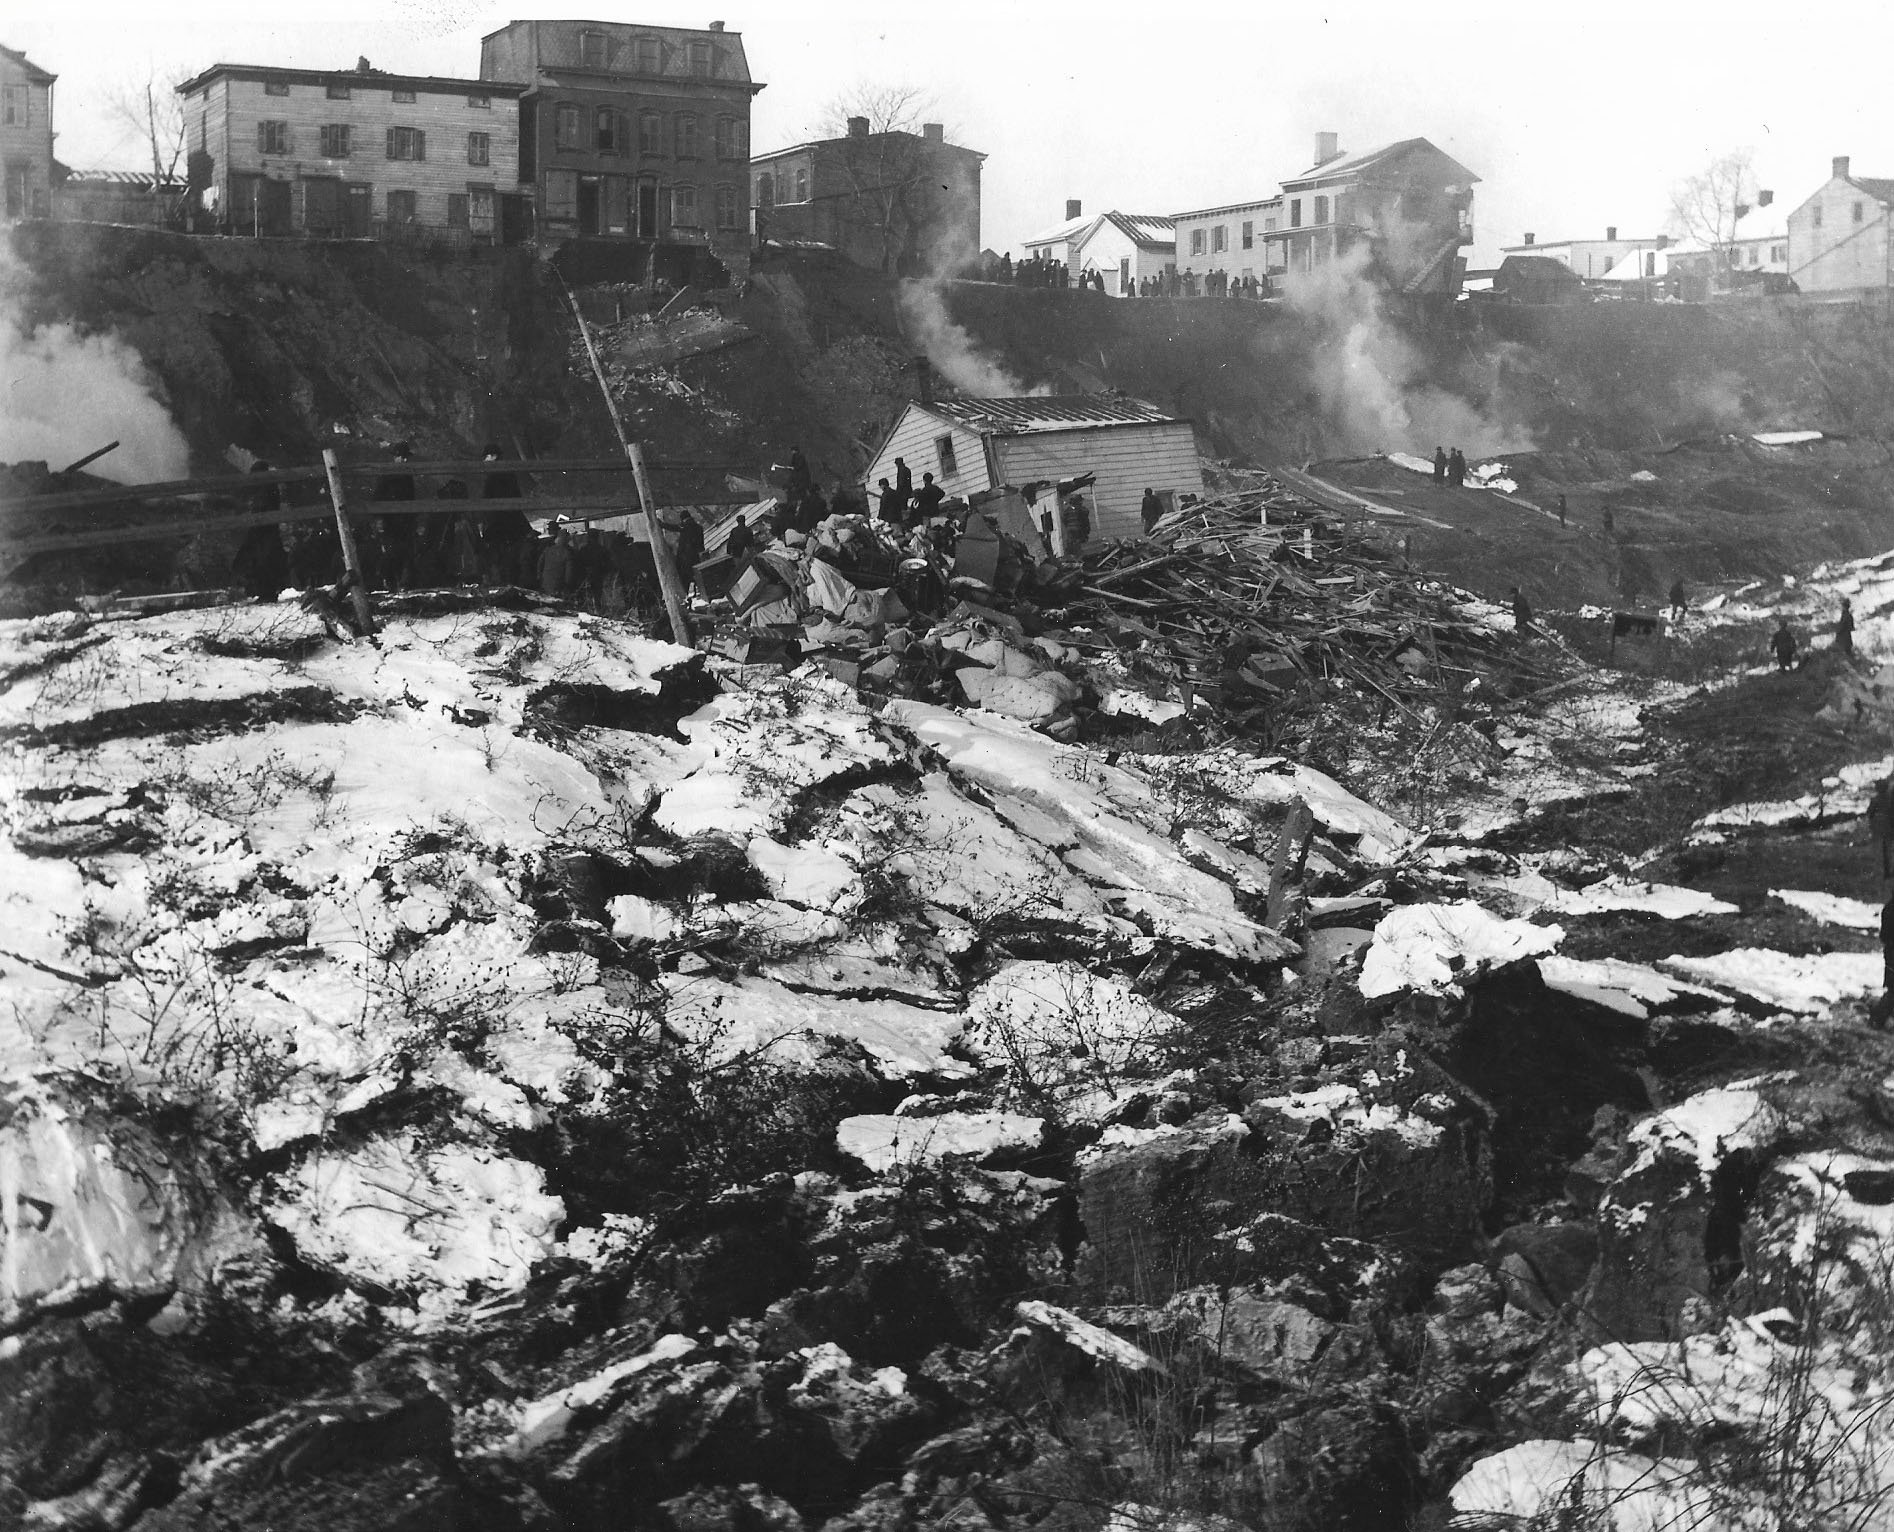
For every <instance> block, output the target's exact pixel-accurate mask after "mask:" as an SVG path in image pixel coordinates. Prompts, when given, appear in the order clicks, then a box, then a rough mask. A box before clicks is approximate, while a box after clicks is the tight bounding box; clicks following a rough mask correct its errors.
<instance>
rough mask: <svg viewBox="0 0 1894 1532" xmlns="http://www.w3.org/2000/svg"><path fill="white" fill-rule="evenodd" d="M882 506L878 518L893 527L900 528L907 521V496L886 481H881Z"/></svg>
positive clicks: (877, 511) (877, 514) (880, 505)
mask: <svg viewBox="0 0 1894 1532" xmlns="http://www.w3.org/2000/svg"><path fill="white" fill-rule="evenodd" d="M880 489H881V496H880V504H879V506H878V508H877V509H876V512H875V514H876V516H877V517H878V518H879V519H880V520H882V521H885V522H887V523H888V524H889V525H891V526H896V527H898V526H900V525H902V523H904V522H905V521H906V520H907V504H908V501H907V496H906V495H904V494H902V493H901V491H900V490H898V489H896V488H895V487H894V486H893V485H892V484H890V483H889V482H888V481H887V480H886V479H882V480H881V481H880Z"/></svg>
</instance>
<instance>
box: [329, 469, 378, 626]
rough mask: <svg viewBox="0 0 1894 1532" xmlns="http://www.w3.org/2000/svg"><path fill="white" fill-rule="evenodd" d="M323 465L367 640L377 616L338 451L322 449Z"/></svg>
mask: <svg viewBox="0 0 1894 1532" xmlns="http://www.w3.org/2000/svg"><path fill="white" fill-rule="evenodd" d="M322 466H323V469H324V471H325V472H326V473H327V474H328V475H329V503H330V504H331V505H333V506H334V507H335V533H336V536H337V537H339V538H340V539H341V540H342V572H343V579H344V580H345V581H346V582H347V583H348V588H349V600H350V601H352V602H353V603H354V605H355V618H356V623H357V625H358V626H359V627H360V628H361V630H362V636H363V637H367V636H368V635H369V634H372V633H373V632H374V631H375V617H374V614H373V613H372V612H370V611H369V609H368V581H367V580H366V579H365V578H364V577H363V575H362V560H361V556H360V555H359V554H358V553H356V551H355V529H354V528H353V527H351V526H350V525H349V513H348V506H347V504H346V502H345V501H344V500H343V498H342V470H341V468H340V467H339V466H338V465H337V463H336V461H335V449H334V448H333V447H324V448H323V449H322Z"/></svg>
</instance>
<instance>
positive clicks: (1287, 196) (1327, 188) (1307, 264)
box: [1268, 133, 1480, 293]
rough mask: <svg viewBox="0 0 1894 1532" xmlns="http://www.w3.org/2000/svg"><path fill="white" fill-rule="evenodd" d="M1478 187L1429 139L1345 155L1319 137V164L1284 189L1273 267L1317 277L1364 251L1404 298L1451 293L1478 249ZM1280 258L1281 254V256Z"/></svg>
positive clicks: (1329, 138)
mask: <svg viewBox="0 0 1894 1532" xmlns="http://www.w3.org/2000/svg"><path fill="white" fill-rule="evenodd" d="M1479 179H1480V178H1479V177H1478V176H1476V175H1475V174H1474V173H1473V172H1472V171H1470V170H1468V169H1467V167H1466V166H1464V165H1462V164H1461V163H1460V162H1459V161H1458V160H1456V159H1454V158H1453V157H1452V156H1451V155H1448V154H1445V153H1443V152H1442V151H1441V150H1439V149H1437V148H1435V147H1434V145H1432V144H1431V143H1429V142H1428V141H1427V140H1426V139H1424V138H1404V139H1402V140H1401V141H1400V142H1399V143H1393V144H1387V145H1384V146H1383V147H1381V148H1379V149H1371V150H1369V151H1368V152H1366V153H1365V154H1343V153H1341V152H1340V151H1339V150H1338V148H1337V139H1336V135H1335V134H1333V133H1318V134H1316V136H1315V163H1314V164H1313V165H1311V166H1310V167H1309V168H1308V169H1307V170H1305V171H1303V172H1302V174H1300V175H1297V176H1291V177H1289V178H1288V179H1287V180H1285V181H1284V182H1283V183H1282V196H1283V202H1284V205H1285V206H1284V216H1283V220H1282V227H1281V229H1280V230H1278V231H1277V232H1276V233H1274V234H1271V235H1269V236H1268V240H1269V244H1270V259H1269V267H1270V269H1271V270H1272V271H1275V270H1281V271H1288V272H1291V273H1294V272H1299V271H1309V270H1311V269H1312V268H1313V267H1315V266H1319V265H1321V264H1322V263H1323V262H1325V261H1331V260H1334V259H1336V258H1337V257H1338V256H1341V255H1342V254H1344V253H1346V252H1348V251H1350V250H1354V249H1356V248H1357V247H1359V246H1360V245H1362V244H1363V243H1364V242H1365V243H1366V244H1367V246H1368V254H1369V260H1370V264H1371V266H1372V269H1373V271H1374V273H1375V275H1376V276H1377V277H1378V279H1379V280H1381V281H1382V282H1385V283H1386V284H1387V285H1388V286H1390V287H1392V288H1394V289H1396V290H1397V291H1403V292H1410V293H1425V292H1434V293H1443V292H1444V293H1450V292H1453V291H1454V290H1456V288H1457V286H1458V281H1459V273H1460V271H1461V270H1462V269H1463V268H1462V267H1461V264H1460V261H1459V259H1458V252H1459V250H1460V248H1461V246H1463V245H1468V244H1471V243H1472V241H1473V186H1474V183H1475V182H1476V181H1478V180H1479ZM1277 252H1280V254H1278V253H1277Z"/></svg>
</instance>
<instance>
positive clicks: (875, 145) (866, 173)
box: [750, 117, 986, 276]
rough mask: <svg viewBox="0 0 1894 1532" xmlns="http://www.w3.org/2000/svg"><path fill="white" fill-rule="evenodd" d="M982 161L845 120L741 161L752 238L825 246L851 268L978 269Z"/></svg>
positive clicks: (942, 134)
mask: <svg viewBox="0 0 1894 1532" xmlns="http://www.w3.org/2000/svg"><path fill="white" fill-rule="evenodd" d="M985 161H986V156H985V155H984V154H982V153H981V152H980V151H979V150H977V149H967V148H964V147H962V146H961V145H959V144H950V143H948V142H947V132H946V129H945V128H944V127H943V126H942V125H941V124H940V123H938V122H924V123H922V124H921V131H920V132H919V133H910V132H907V131H905V130H899V129H897V130H891V131H888V132H883V133H876V132H871V131H870V123H869V120H868V119H867V118H866V117H851V118H849V119H848V132H847V133H846V134H845V135H844V136H843V137H841V138H823V139H816V140H814V141H812V142H810V143H804V144H795V145H792V146H791V147H789V148H787V149H778V150H775V151H774V152H772V153H769V154H759V155H757V156H756V157H755V158H754V159H752V160H751V161H750V194H751V195H750V205H751V207H753V208H754V209H755V210H756V227H757V234H758V237H759V239H761V240H765V241H768V240H778V241H781V242H783V243H799V242H803V241H816V242H819V243H821V244H825V245H832V246H833V247H834V248H836V249H838V250H840V251H841V252H842V253H843V254H844V255H846V256H847V257H848V258H849V259H850V260H852V261H854V262H855V263H856V264H857V265H858V266H866V267H868V268H869V269H870V270H872V271H893V272H900V273H901V274H903V275H909V276H914V275H921V274H923V273H928V272H957V271H971V270H974V269H977V267H978V265H979V260H980V167H981V166H982V165H983V164H984V163H985Z"/></svg>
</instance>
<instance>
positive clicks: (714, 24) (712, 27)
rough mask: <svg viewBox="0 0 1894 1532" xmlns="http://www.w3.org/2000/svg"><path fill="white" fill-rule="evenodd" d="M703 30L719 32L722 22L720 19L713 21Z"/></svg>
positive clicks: (721, 28)
mask: <svg viewBox="0 0 1894 1532" xmlns="http://www.w3.org/2000/svg"><path fill="white" fill-rule="evenodd" d="M704 30H705V31H707V32H721V31H722V30H723V23H722V22H721V21H713V22H711V24H710V25H709V26H708V27H706V28H705V29H704Z"/></svg>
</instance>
